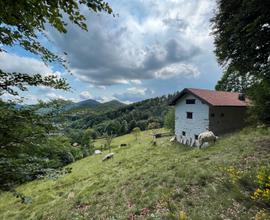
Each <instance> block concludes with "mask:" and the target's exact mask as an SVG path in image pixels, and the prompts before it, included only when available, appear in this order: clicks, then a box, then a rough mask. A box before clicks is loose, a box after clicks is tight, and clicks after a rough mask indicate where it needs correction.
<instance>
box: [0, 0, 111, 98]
mask: <svg viewBox="0 0 270 220" xmlns="http://www.w3.org/2000/svg"><path fill="white" fill-rule="evenodd" d="M81 6H86V7H88V9H89V10H90V11H92V12H102V11H104V12H106V13H109V14H111V13H112V9H111V8H110V6H109V5H108V3H106V2H104V1H103V0H80V1H77V0H69V1H61V0H51V1H48V0H37V1H29V0H20V1H9V0H1V1H0V8H1V10H0V45H4V46H8V47H12V46H15V45H19V46H20V47H22V48H23V49H25V50H26V51H29V52H31V53H33V54H35V55H38V56H39V57H40V58H41V59H42V60H43V61H44V62H45V63H50V62H58V63H60V64H61V65H62V66H64V67H66V64H65V60H64V59H63V58H61V56H59V55H56V54H54V53H53V52H52V51H50V50H49V49H47V48H46V47H45V46H44V45H43V44H42V43H41V42H40V37H39V36H40V35H42V36H44V37H47V35H46V28H45V26H46V25H47V24H49V25H50V26H52V27H53V28H55V29H56V30H57V31H59V32H60V33H66V32H67V28H66V27H67V23H66V21H65V20H64V18H68V19H69V21H71V22H72V23H74V24H76V25H77V26H79V27H80V28H81V29H83V30H87V25H86V23H85V20H86V18H85V16H84V15H83V14H81V12H80V7H81ZM0 52H5V50H4V48H0ZM0 81H1V83H0V95H1V94H3V93H4V92H7V93H10V94H13V95H18V92H17V91H16V90H14V87H16V88H17V89H19V90H22V91H25V90H27V86H38V85H43V86H49V87H53V88H55V89H65V90H66V89H68V88H69V86H68V84H67V82H66V81H65V80H64V79H59V78H57V77H56V76H53V75H50V76H45V77H44V76H42V75H40V74H34V75H29V74H25V73H10V72H4V71H3V70H0Z"/></svg>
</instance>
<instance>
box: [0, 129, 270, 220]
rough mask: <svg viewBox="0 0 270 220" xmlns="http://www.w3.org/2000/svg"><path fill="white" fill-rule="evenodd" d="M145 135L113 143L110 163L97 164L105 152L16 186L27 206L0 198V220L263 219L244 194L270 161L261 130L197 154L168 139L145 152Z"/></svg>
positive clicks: (266, 135) (6, 195)
mask: <svg viewBox="0 0 270 220" xmlns="http://www.w3.org/2000/svg"><path fill="white" fill-rule="evenodd" d="M151 133H152V131H145V132H142V133H141V135H140V136H139V137H138V140H137V141H136V140H135V137H134V136H133V135H132V134H128V135H124V136H121V137H117V138H115V139H114V140H113V142H112V152H114V153H115V155H114V158H113V159H110V160H108V161H104V162H103V161H102V158H103V157H104V155H105V154H106V153H107V152H103V154H102V155H93V156H89V157H87V158H84V159H82V160H80V161H77V162H75V163H73V164H71V165H69V166H68V167H71V168H72V172H71V173H70V174H67V175H64V176H62V177H59V178H58V179H56V180H50V179H42V180H35V181H32V182H29V183H26V184H24V185H21V186H19V187H17V188H16V191H17V192H20V193H22V194H24V195H25V196H28V197H31V200H32V202H31V203H30V204H23V203H21V202H20V199H19V198H16V197H15V196H14V195H13V194H12V193H11V192H1V194H0V218H1V219H18V220H20V219H48V220H49V219H53V220H54V219H57V220H60V219H63V220H64V219H65V220H69V219H178V220H179V219H198V220H202V219H207V220H209V219H255V216H256V218H257V219H258V216H259V214H258V213H262V212H265V213H267V209H268V208H269V207H268V208H267V207H266V206H265V205H264V204H262V203H260V202H256V201H254V200H252V199H251V194H252V193H253V192H254V190H255V188H256V183H255V181H254V180H255V179H256V173H257V171H258V169H260V167H262V166H267V165H268V164H269V161H270V130H269V129H268V130H267V129H244V130H242V131H240V132H237V133H234V134H231V135H227V136H226V137H222V138H221V139H220V140H218V142H217V143H216V144H215V145H211V146H209V147H207V148H202V149H197V148H190V147H186V146H183V145H181V144H173V143H170V142H169V139H170V137H163V138H159V139H157V146H153V145H152V144H151ZM103 141H104V140H98V141H97V142H96V143H95V147H96V148H97V149H98V147H99V146H100V145H102V142H103ZM121 143H126V144H128V146H127V147H122V148H120V147H119V145H120V144H121ZM232 169H233V170H235V171H237V172H228V170H232ZM232 173H234V174H235V173H236V174H235V175H232ZM239 173H241V176H240V177H239V178H238V177H237V178H238V179H239V180H240V181H238V183H235V181H234V180H235V179H234V177H235V176H236V175H237V174H239ZM239 175H240V174H239ZM262 216H263V215H262ZM266 218H267V217H266ZM266 218H265V219H266ZM261 219H263V217H262V218H261Z"/></svg>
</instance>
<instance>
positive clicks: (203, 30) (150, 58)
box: [0, 0, 222, 104]
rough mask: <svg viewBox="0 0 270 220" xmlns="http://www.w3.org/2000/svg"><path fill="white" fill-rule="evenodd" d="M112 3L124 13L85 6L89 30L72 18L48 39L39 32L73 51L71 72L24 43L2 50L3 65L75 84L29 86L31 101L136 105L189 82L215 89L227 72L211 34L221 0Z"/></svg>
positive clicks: (51, 44) (58, 49)
mask: <svg viewBox="0 0 270 220" xmlns="http://www.w3.org/2000/svg"><path fill="white" fill-rule="evenodd" d="M109 4H110V6H111V7H112V9H113V11H114V14H116V15H117V16H115V17H113V16H112V15H107V14H104V13H98V14H95V13H91V12H89V11H88V10H87V9H86V8H81V10H82V13H83V14H84V15H85V16H86V18H87V25H88V32H87V31H83V30H81V29H80V28H78V27H76V26H75V25H73V24H70V23H69V25H68V27H67V30H68V32H67V34H60V33H58V32H57V31H56V30H54V29H53V28H52V27H49V26H48V27H47V29H46V32H47V33H46V34H47V36H48V39H46V38H40V40H41V42H42V43H43V44H44V45H46V46H47V47H48V48H49V49H51V50H52V51H54V52H55V53H57V54H59V55H61V56H62V55H63V54H64V52H66V53H67V55H66V56H65V58H66V59H67V61H68V68H69V69H70V71H71V73H72V74H70V73H68V71H67V70H65V69H63V68H62V67H61V66H60V65H59V64H57V63H52V64H49V65H45V64H44V63H43V62H42V61H41V60H40V59H39V58H38V57H36V56H34V55H33V54H30V53H28V52H26V51H24V50H23V49H21V48H18V47H13V48H7V51H8V53H0V68H1V69H3V70H5V71H19V72H25V73H40V74H43V75H47V74H55V75H57V76H59V77H63V78H65V79H67V81H68V83H69V84H70V86H71V90H70V91H68V92H66V91H60V90H55V89H51V88H46V87H39V88H29V92H23V93H21V95H22V96H23V97H24V103H27V104H34V103H36V102H37V101H38V100H43V101H48V100H50V99H56V98H61V99H66V100H71V101H74V102H78V101H82V100H86V99H95V100H97V101H100V102H106V101H110V100H114V99H116V100H119V101H121V102H124V103H132V102H137V101H140V100H144V99H148V98H151V97H156V96H161V95H166V94H170V93H174V92H176V91H180V90H182V89H183V88H186V87H192V88H205V89H214V87H215V84H216V82H217V80H219V79H220V77H221V73H222V69H221V67H220V66H219V65H218V63H217V60H216V57H215V54H214V45H213V36H212V35H211V23H210V19H211V17H213V15H214V10H215V7H216V4H215V0H128V1H127V0H110V1H109ZM2 98H3V99H11V98H12V97H10V96H9V95H6V94H5V95H3V97H2Z"/></svg>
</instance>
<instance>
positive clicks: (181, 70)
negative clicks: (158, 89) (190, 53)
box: [155, 63, 200, 79]
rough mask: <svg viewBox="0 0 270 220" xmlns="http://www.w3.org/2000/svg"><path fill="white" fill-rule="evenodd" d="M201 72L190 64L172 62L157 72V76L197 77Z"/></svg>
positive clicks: (162, 77) (165, 77) (163, 77)
mask: <svg viewBox="0 0 270 220" xmlns="http://www.w3.org/2000/svg"><path fill="white" fill-rule="evenodd" d="M199 74H200V72H199V71H198V69H197V68H196V67H194V66H192V65H190V64H183V63H177V64H170V65H168V66H165V67H163V68H161V69H160V70H158V71H156V72H155V76H156V77H157V78H161V79H168V78H172V77H175V76H183V77H188V78H196V77H197V76H198V75H199Z"/></svg>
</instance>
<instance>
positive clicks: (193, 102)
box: [186, 99, 195, 104]
mask: <svg viewBox="0 0 270 220" xmlns="http://www.w3.org/2000/svg"><path fill="white" fill-rule="evenodd" d="M186 104H195V99H186Z"/></svg>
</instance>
